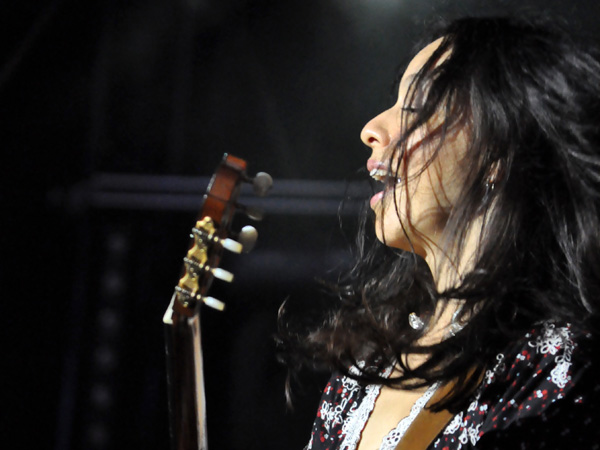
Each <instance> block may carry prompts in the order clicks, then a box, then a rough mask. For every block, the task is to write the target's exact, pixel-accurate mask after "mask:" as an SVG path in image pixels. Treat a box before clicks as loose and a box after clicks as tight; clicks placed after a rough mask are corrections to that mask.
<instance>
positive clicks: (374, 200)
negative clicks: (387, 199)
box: [369, 191, 383, 208]
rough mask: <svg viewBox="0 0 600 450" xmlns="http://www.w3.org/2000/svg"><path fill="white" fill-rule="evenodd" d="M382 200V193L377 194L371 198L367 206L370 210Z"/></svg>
mask: <svg viewBox="0 0 600 450" xmlns="http://www.w3.org/2000/svg"><path fill="white" fill-rule="evenodd" d="M382 198H383V191H381V192H378V193H377V194H375V195H374V196H373V197H371V201H370V202H369V204H370V205H371V208H373V207H374V206H375V205H376V204H377V203H378V202H379V201H380V200H381V199H382Z"/></svg>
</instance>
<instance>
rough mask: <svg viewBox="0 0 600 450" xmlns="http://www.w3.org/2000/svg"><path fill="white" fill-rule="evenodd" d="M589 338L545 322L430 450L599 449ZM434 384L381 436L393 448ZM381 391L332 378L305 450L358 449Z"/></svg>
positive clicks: (492, 373)
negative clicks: (386, 433)
mask: <svg viewBox="0 0 600 450" xmlns="http://www.w3.org/2000/svg"><path fill="white" fill-rule="evenodd" d="M591 347H592V344H591V339H590V336H589V335H588V336H581V337H579V336H578V337H577V338H576V339H575V338H574V336H573V335H572V333H571V331H570V329H569V327H559V326H556V325H554V324H553V323H551V322H546V323H544V324H542V325H541V326H540V327H538V328H536V329H534V330H532V331H531V332H530V333H528V334H526V335H525V337H524V339H523V340H521V341H519V342H517V343H516V344H514V345H512V346H510V347H509V348H507V350H506V351H505V352H503V353H501V354H499V355H498V356H497V361H496V364H495V367H494V368H493V369H491V370H488V371H487V372H486V374H485V377H484V380H483V381H482V385H481V386H480V388H479V389H478V390H477V392H476V394H475V395H474V397H473V398H472V401H471V402H470V404H469V406H468V407H467V408H466V409H464V410H463V411H461V412H459V413H458V414H456V415H455V416H454V417H453V418H452V419H451V420H450V422H449V423H448V425H447V426H446V427H445V428H444V429H443V430H442V431H441V432H440V433H439V435H438V436H437V437H436V438H435V439H434V440H433V442H432V444H431V445H430V446H429V450H434V449H435V450H465V449H472V448H477V449H502V450H508V449H511V450H512V449H517V450H519V449H577V450H581V449H600V408H599V406H598V404H599V403H600V379H599V378H598V374H597V373H594V366H593V365H592V359H591V353H590V350H589V348H591ZM434 391H435V386H434V387H432V388H430V389H429V390H428V392H427V393H425V394H424V395H423V397H421V398H420V399H419V400H417V403H416V404H415V405H414V406H413V408H412V411H411V414H410V415H409V416H408V417H407V418H405V419H403V420H402V421H401V422H400V423H399V424H398V427H397V428H396V429H394V430H391V431H390V434H388V436H386V437H385V439H384V440H383V441H382V443H381V446H380V449H381V450H393V449H394V448H395V447H396V445H397V443H398V442H399V441H400V439H401V437H402V435H403V434H404V432H405V431H406V429H407V428H408V426H409V425H410V423H411V422H412V419H414V417H416V415H417V414H418V413H419V412H420V411H421V409H422V408H423V406H424V405H425V404H426V403H427V401H428V400H429V398H430V397H431V395H432V394H433V392H434ZM378 394H379V386H375V385H368V386H363V385H361V384H359V383H357V382H356V381H354V380H352V379H350V378H347V377H344V376H342V375H339V374H338V375H334V376H333V377H332V378H331V379H330V381H329V383H328V384H327V386H326V388H325V391H324V393H323V396H322V398H321V402H320V405H319V408H318V412H317V418H316V420H315V423H314V425H313V430H312V435H311V439H310V442H309V444H308V446H307V447H306V449H307V450H354V449H355V448H356V446H357V444H358V441H359V439H360V434H361V432H362V430H363V428H364V426H365V424H366V421H367V420H368V417H369V414H370V413H371V411H372V409H373V405H374V403H375V400H376V398H377V395H378Z"/></svg>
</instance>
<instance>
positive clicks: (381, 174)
mask: <svg viewBox="0 0 600 450" xmlns="http://www.w3.org/2000/svg"><path fill="white" fill-rule="evenodd" d="M369 175H371V177H372V178H373V179H375V180H377V181H383V180H385V179H386V178H387V177H388V176H389V172H388V171H387V170H385V169H373V170H371V172H369Z"/></svg>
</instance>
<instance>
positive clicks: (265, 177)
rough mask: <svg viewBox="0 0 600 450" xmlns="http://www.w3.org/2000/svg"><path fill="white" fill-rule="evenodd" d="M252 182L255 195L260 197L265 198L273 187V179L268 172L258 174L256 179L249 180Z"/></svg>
mask: <svg viewBox="0 0 600 450" xmlns="http://www.w3.org/2000/svg"><path fill="white" fill-rule="evenodd" d="M249 181H251V182H252V187H253V188H254V193H255V194H256V195H258V196H259V197H264V196H265V195H267V192H269V190H270V189H271V187H272V186H273V178H272V177H271V175H269V174H268V173H266V172H258V173H257V174H256V176H255V177H254V178H251V179H249Z"/></svg>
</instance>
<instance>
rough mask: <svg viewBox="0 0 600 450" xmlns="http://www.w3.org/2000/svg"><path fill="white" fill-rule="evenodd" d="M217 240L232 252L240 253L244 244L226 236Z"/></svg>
mask: <svg viewBox="0 0 600 450" xmlns="http://www.w3.org/2000/svg"><path fill="white" fill-rule="evenodd" d="M219 242H220V243H221V245H222V246H223V248H224V249H225V250H229V251H230V252H232V253H242V250H243V249H244V246H243V245H242V244H240V243H239V242H237V241H234V240H233V239H229V238H227V239H223V240H219Z"/></svg>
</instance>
